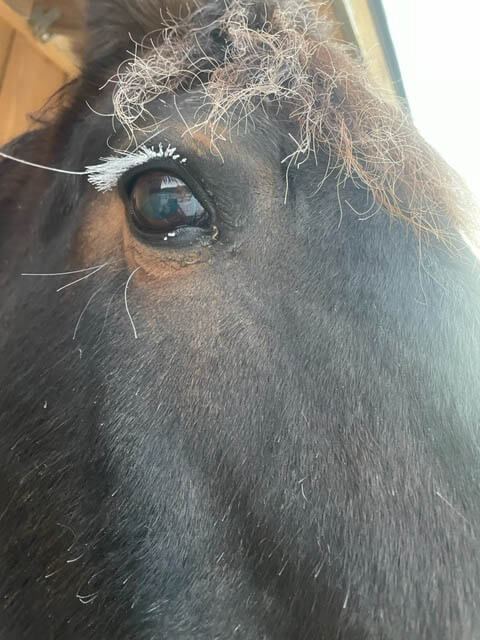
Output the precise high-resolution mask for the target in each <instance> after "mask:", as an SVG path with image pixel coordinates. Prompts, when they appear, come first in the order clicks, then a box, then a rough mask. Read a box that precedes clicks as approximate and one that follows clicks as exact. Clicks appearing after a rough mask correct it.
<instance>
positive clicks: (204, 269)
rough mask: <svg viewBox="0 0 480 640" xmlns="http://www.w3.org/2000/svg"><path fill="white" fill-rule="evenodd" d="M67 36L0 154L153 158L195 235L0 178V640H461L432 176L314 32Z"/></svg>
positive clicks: (173, 27) (469, 541)
mask: <svg viewBox="0 0 480 640" xmlns="http://www.w3.org/2000/svg"><path fill="white" fill-rule="evenodd" d="M88 24H89V31H88V34H89V45H88V51H87V52H86V53H85V58H84V67H83V71H82V75H81V77H80V79H79V80H77V81H76V82H74V83H73V84H71V85H70V86H69V87H67V88H65V89H64V90H63V91H62V92H61V93H60V94H59V95H58V96H56V98H55V99H54V100H52V102H51V103H50V105H49V107H50V111H47V112H46V114H45V115H44V116H43V117H42V121H43V122H44V124H43V126H42V128H41V129H39V130H37V131H35V132H32V133H29V134H26V135H25V136H23V137H21V138H19V139H17V140H15V141H13V142H12V143H11V144H10V145H8V147H7V149H6V152H7V153H10V154H12V155H16V156H17V157H20V158H23V159H26V160H29V161H32V162H37V163H41V164H44V165H45V164H46V165H50V166H53V167H58V168H62V169H66V170H80V169H82V168H83V167H85V166H88V165H92V164H96V163H98V162H99V159H100V158H102V157H107V156H111V155H117V154H118V153H119V152H121V151H124V150H125V149H129V150H130V151H132V150H134V149H135V147H136V145H138V144H146V145H154V144H155V145H156V144H159V143H160V142H161V143H162V144H163V145H164V146H165V145H168V144H170V145H171V147H175V148H177V149H178V151H179V153H180V154H181V156H182V157H185V158H187V162H186V164H185V165H182V168H181V169H180V168H178V167H176V166H175V165H173V164H172V162H173V160H172V161H171V163H170V164H168V163H166V161H165V165H162V162H164V161H163V160H162V161H160V160H158V161H156V167H157V170H163V171H165V172H170V173H172V172H173V173H174V174H175V175H180V174H179V172H181V177H182V179H183V180H184V181H185V182H186V184H188V185H189V187H190V188H191V189H192V191H193V192H194V194H195V196H196V197H197V199H199V201H201V202H202V204H203V205H204V207H205V209H206V210H207V211H208V215H209V227H208V229H201V228H199V227H190V228H186V229H181V230H180V231H179V234H178V237H175V238H168V237H167V240H165V239H164V235H163V234H162V235H161V236H153V235H152V233H149V234H145V233H144V232H141V231H140V230H138V229H137V227H136V226H135V223H134V219H133V217H132V214H131V211H132V209H131V207H132V204H131V202H130V200H129V197H128V195H125V194H128V193H129V191H128V185H127V183H126V181H125V180H121V182H120V184H119V187H118V189H117V188H115V189H114V190H113V191H111V192H109V193H106V194H100V193H98V192H96V191H95V189H94V188H93V187H92V186H91V185H90V184H89V183H88V181H87V179H86V176H73V175H72V176H71V175H66V174H54V173H50V172H45V171H42V170H39V169H35V168H32V167H26V166H21V165H18V164H16V163H14V162H12V161H10V160H1V161H0V261H1V265H2V266H1V270H0V287H1V288H0V296H1V306H0V322H1V325H0V326H1V327H2V331H1V333H0V345H1V346H0V348H1V358H0V389H1V396H0V460H1V466H0V473H1V485H0V486H1V491H0V576H1V580H0V637H1V638H2V640H19V639H22V640H30V639H32V640H33V639H35V640H36V639H37V638H42V639H43V638H45V639H55V640H56V639H62V640H64V639H65V640H68V639H75V640H77V639H78V640H98V639H102V640H103V639H108V640H109V639H122V640H127V639H128V640H130V639H132V640H151V639H154V638H155V639H166V640H200V639H201V640H213V639H219V640H220V639H221V640H227V639H228V640H229V639H230V638H241V639H242V640H263V639H265V640H267V639H268V640H297V639H298V640H311V639H314V638H315V639H320V640H330V639H333V638H339V639H344V640H403V639H406V638H408V639H409V640H426V639H432V640H475V639H476V638H480V613H479V607H478V593H479V592H480V555H479V553H480V552H479V541H478V535H479V533H478V532H479V528H480V503H479V498H478V496H479V489H480V486H479V485H480V475H479V474H480V465H479V452H480V447H479V445H480V437H479V424H480V383H479V380H480V339H479V336H480V287H479V284H478V276H479V268H478V261H477V259H476V258H475V256H474V254H473V253H472V251H471V250H470V248H469V247H468V246H467V245H466V243H465V241H464V238H466V237H468V236H470V245H472V246H474V243H475V234H476V233H477V229H476V226H475V224H476V223H475V215H476V212H475V211H474V209H473V205H472V204H471V202H470V197H469V195H468V194H467V193H466V191H465V189H464V188H463V186H462V184H461V181H460V180H459V179H458V178H457V177H456V176H455V175H454V173H453V172H452V171H451V170H450V169H449V168H448V167H447V166H446V165H445V164H444V163H443V162H442V161H441V160H440V159H439V158H437V157H436V155H435V154H434V152H433V151H432V150H430V149H429V147H428V146H427V145H426V143H425V142H423V141H422V140H421V138H420V137H419V136H418V134H417V133H416V132H415V130H414V129H413V127H412V125H411V123H410V122H409V119H408V117H407V116H406V115H405V114H404V113H403V111H402V110H401V109H400V108H399V107H398V106H396V105H394V104H392V103H391V102H389V101H387V100H385V99H381V98H379V97H377V95H376V94H375V92H374V90H373V89H372V88H371V87H370V85H369V84H368V81H367V80H366V78H365V75H364V72H363V71H362V69H361V68H360V66H359V65H358V63H357V62H355V61H354V60H353V58H352V57H351V55H350V53H349V52H348V51H347V50H345V48H344V47H343V46H342V45H340V44H337V43H335V42H333V41H332V40H331V36H330V27H329V25H328V23H327V22H325V21H324V20H323V19H320V18H317V17H316V15H315V13H314V11H313V9H312V8H311V7H308V6H306V7H304V6H301V5H300V6H299V5H293V4H291V3H280V4H279V3H267V4H265V3H263V2H262V3H258V4H255V3H252V4H250V3H247V2H241V1H239V0H233V1H232V2H230V3H228V4H227V5H225V4H224V3H223V2H213V3H208V4H206V5H203V6H202V7H199V6H194V5H192V6H190V7H189V6H187V5H183V4H182V5H179V4H178V3H169V4H168V5H167V4H163V3H160V2H158V1H157V0H148V1H147V0H144V1H140V0H137V1H128V2H127V0H92V2H91V6H90V9H89V14H88ZM100 87H102V88H101V89H100ZM99 114H107V115H106V116H102V115H99ZM167 164H168V166H167ZM152 166H153V165H152ZM162 167H163V169H162ZM149 168H151V166H150V167H149V166H148V165H147V166H146V167H145V170H148V169H149ZM136 171H137V170H136ZM122 194H123V196H122ZM93 267H96V270H95V269H94V268H93ZM87 269H90V270H87ZM70 272H73V273H70ZM76 272H78V273H76ZM25 273H29V274H60V275H24V276H22V275H21V274H25ZM61 274H64V275H61ZM64 285H70V286H68V287H67V288H64V289H62V287H63V286H64ZM59 289H60V291H58V292H57V290H59ZM135 334H138V339H135Z"/></svg>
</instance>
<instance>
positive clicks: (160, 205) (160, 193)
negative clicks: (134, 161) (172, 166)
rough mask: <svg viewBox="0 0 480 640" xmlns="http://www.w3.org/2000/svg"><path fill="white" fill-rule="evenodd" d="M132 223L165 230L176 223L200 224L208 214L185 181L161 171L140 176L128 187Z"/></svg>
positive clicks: (143, 227)
mask: <svg viewBox="0 0 480 640" xmlns="http://www.w3.org/2000/svg"><path fill="white" fill-rule="evenodd" d="M130 203H131V206H132V215H133V219H134V222H135V224H136V225H137V226H138V227H139V228H140V229H142V230H143V231H151V232H155V231H156V232H158V233H167V232H171V231H174V230H175V229H178V227H185V226H189V227H202V226H205V224H206V223H207V221H208V215H207V213H206V211H205V209H204V208H203V207H202V205H201V204H200V202H199V201H198V200H197V199H196V198H195V196H194V195H193V193H192V192H191V191H190V189H189V188H188V187H187V185H186V184H185V183H184V182H182V181H181V180H179V179H178V178H175V177H174V176H171V175H168V174H165V173H162V172H161V171H149V172H148V173H145V174H142V175H141V176H139V177H138V178H137V179H136V180H135V182H134V184H133V187H132V188H131V191H130Z"/></svg>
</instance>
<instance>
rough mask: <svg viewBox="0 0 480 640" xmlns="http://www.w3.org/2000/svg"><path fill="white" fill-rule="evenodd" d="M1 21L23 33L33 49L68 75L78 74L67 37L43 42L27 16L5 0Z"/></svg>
mask: <svg viewBox="0 0 480 640" xmlns="http://www.w3.org/2000/svg"><path fill="white" fill-rule="evenodd" d="M0 21H1V22H3V23H5V24H7V25H8V26H9V27H11V28H12V29H14V30H15V31H17V32H18V33H20V34H22V36H23V37H24V38H25V40H26V41H27V43H28V44H29V45H30V47H31V48H32V49H35V50H36V51H37V53H39V54H40V55H41V56H43V57H44V58H47V59H48V60H50V61H51V62H52V63H53V64H54V65H55V66H57V67H59V68H60V69H62V70H63V72H64V73H66V74H67V75H68V76H70V77H72V78H73V77H75V76H76V75H77V74H78V63H77V61H76V60H75V57H74V56H73V54H72V53H71V52H70V51H69V50H68V48H69V43H68V41H67V39H66V38H65V37H63V36H54V37H52V38H51V40H49V41H48V42H41V41H40V40H38V38H36V37H35V36H34V35H33V33H32V32H31V30H30V27H29V26H28V24H27V21H26V20H25V18H24V17H22V16H21V15H20V14H19V13H17V12H16V11H15V10H14V9H12V7H10V6H9V5H7V4H6V2H5V0H0Z"/></svg>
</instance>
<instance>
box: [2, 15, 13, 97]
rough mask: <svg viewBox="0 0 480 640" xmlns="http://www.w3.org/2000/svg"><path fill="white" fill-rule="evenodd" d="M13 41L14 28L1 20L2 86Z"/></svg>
mask: <svg viewBox="0 0 480 640" xmlns="http://www.w3.org/2000/svg"><path fill="white" fill-rule="evenodd" d="M12 43H13V29H11V28H10V27H9V26H8V24H5V23H4V22H0V87H1V86H2V79H3V75H4V73H5V69H6V67H7V62H8V56H9V55H10V49H11V48H12Z"/></svg>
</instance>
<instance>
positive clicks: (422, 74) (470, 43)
mask: <svg viewBox="0 0 480 640" xmlns="http://www.w3.org/2000/svg"><path fill="white" fill-rule="evenodd" d="M383 5H384V8H385V13H386V15H387V20H388V24H389V27H390V33H391V36H392V40H393V43H394V46H395V51H396V54H397V58H398V62H399V65H400V69H401V72H402V77H403V81H404V85H405V90H406V93H407V98H408V101H409V103H410V107H411V110H412V114H413V118H414V121H415V124H416V126H417V127H418V129H419V130H420V132H421V133H422V135H423V136H424V137H425V138H426V139H427V140H428V141H429V142H430V144H432V145H433V146H434V147H435V148H436V149H437V150H438V151H439V152H440V153H441V154H442V155H443V157H444V158H445V159H446V160H447V161H448V162H449V163H450V164H451V165H452V167H454V168H455V169H456V170H457V171H458V172H459V173H460V174H461V175H462V176H463V177H464V179H465V180H466V181H467V183H468V184H469V186H470V188H471V189H472V191H473V192H474V193H475V195H476V198H477V201H478V202H480V3H479V2H477V1H476V0H456V1H455V2H452V1H451V0H449V1H447V0H383Z"/></svg>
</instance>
